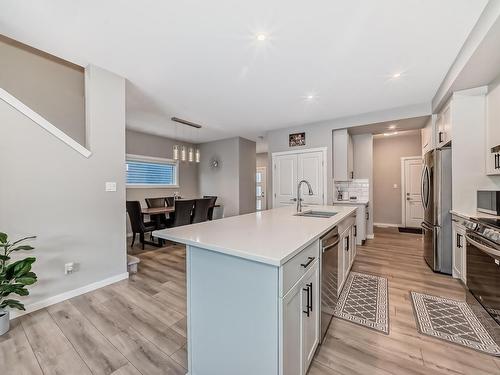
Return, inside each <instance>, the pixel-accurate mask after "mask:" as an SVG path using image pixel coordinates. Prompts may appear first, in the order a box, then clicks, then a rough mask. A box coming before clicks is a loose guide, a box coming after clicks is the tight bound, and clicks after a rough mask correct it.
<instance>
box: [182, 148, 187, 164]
mask: <svg viewBox="0 0 500 375" xmlns="http://www.w3.org/2000/svg"><path fill="white" fill-rule="evenodd" d="M181 161H186V146H181Z"/></svg>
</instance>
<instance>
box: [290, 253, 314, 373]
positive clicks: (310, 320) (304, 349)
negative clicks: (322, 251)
mask: <svg viewBox="0 0 500 375" xmlns="http://www.w3.org/2000/svg"><path fill="white" fill-rule="evenodd" d="M319 309H320V304H319V262H318V261H316V262H314V263H313V264H312V265H311V266H310V269H309V270H308V272H307V273H306V274H305V275H304V276H303V277H302V278H301V279H300V280H299V281H298V282H297V283H296V284H295V285H294V287H293V288H292V289H291V290H290V291H289V292H288V293H287V294H286V295H285V297H284V298H283V300H282V311H283V358H282V366H281V368H282V371H281V374H282V375H304V374H306V373H307V370H308V369H309V366H310V364H311V361H312V359H313V357H314V353H315V352H316V348H317V346H318V343H319V329H320V327H319Z"/></svg>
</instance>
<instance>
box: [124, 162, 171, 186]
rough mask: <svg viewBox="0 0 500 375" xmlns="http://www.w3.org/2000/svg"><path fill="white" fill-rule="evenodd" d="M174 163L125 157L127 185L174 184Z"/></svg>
mask: <svg viewBox="0 0 500 375" xmlns="http://www.w3.org/2000/svg"><path fill="white" fill-rule="evenodd" d="M175 169H176V164H174V163H159V162H149V161H140V160H131V159H127V184H128V185H175V184H176V181H175V179H176V170H175Z"/></svg>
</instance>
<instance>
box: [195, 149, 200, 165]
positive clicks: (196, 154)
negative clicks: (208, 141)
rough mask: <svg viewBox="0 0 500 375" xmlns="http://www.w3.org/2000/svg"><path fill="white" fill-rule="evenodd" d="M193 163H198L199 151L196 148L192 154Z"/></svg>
mask: <svg viewBox="0 0 500 375" xmlns="http://www.w3.org/2000/svg"><path fill="white" fill-rule="evenodd" d="M194 161H195V162H196V163H199V162H200V149H199V148H198V147H196V151H195V152H194Z"/></svg>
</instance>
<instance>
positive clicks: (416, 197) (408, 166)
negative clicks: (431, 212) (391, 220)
mask: <svg viewBox="0 0 500 375" xmlns="http://www.w3.org/2000/svg"><path fill="white" fill-rule="evenodd" d="M421 176H422V157H420V156H411V157H403V158H401V199H402V202H401V207H402V213H401V214H402V219H401V222H402V223H403V226H404V227H406V228H420V226H421V224H422V221H423V220H424V210H423V207H422V197H421V194H420V188H421V181H420V179H421Z"/></svg>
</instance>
